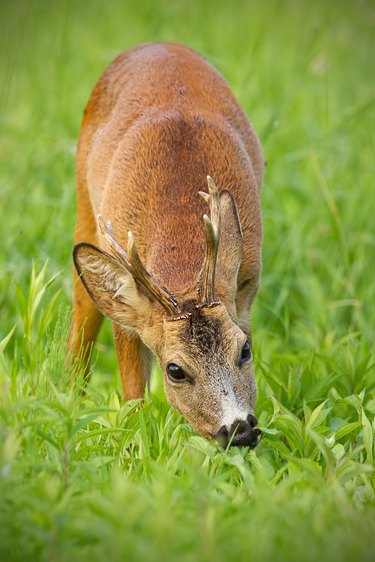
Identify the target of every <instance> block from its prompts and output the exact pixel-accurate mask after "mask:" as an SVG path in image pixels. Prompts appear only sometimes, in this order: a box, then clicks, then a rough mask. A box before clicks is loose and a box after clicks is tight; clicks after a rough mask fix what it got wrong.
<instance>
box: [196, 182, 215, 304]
mask: <svg viewBox="0 0 375 562" xmlns="http://www.w3.org/2000/svg"><path fill="white" fill-rule="evenodd" d="M207 184H208V191H209V193H204V192H203V191H200V192H199V195H200V196H201V197H203V199H204V200H205V201H206V202H207V203H209V205H210V218H208V216H207V215H203V221H204V226H205V229H206V254H205V257H204V261H203V267H202V272H201V275H200V284H199V293H200V304H201V305H210V304H213V303H214V302H215V294H214V289H215V269H216V258H217V251H218V247H219V240H220V202H219V192H218V190H217V187H216V185H215V182H214V180H213V179H212V178H211V177H210V176H207Z"/></svg>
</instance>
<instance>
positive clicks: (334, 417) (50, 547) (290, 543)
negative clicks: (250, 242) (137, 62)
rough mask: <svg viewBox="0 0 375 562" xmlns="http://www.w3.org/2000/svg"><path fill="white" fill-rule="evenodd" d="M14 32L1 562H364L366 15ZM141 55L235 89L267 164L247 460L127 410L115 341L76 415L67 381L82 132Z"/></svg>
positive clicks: (14, 8) (284, 12)
mask: <svg viewBox="0 0 375 562" xmlns="http://www.w3.org/2000/svg"><path fill="white" fill-rule="evenodd" d="M0 22H1V23H0V45H1V50H0V84H1V86H0V122H1V131H2V133H1V137H0V150H1V155H2V158H1V162H0V177H1V191H0V197H1V205H0V213H1V220H0V236H1V240H2V252H1V254H0V309H1V321H0V341H1V343H0V423H1V426H0V428H1V429H0V431H1V440H0V559H1V560H4V561H5V560H6V561H7V562H8V561H9V562H11V561H18V560H22V561H23V560H32V561H34V560H35V561H36V560H38V561H39V560H41V561H52V562H55V561H59V562H60V561H61V562H62V561H65V560H74V561H81V560H82V561H86V560H90V562H95V561H102V560H104V559H108V560H111V561H112V560H113V561H117V560H119V561H120V560H129V561H131V560H140V559H141V560H157V561H158V560H163V559H165V560H172V559H176V558H178V559H179V560H182V561H185V560H186V561H190V560H191V561H193V560H202V561H211V560H215V561H224V560H225V561H226V560H236V561H251V560H262V562H263V561H264V562H267V561H274V560H277V561H284V560H285V561H288V562H291V561H294V560H300V559H303V560H307V561H310V560H311V561H313V560H314V561H315V560H317V559H319V560H322V561H325V560H341V561H346V560H348V561H349V560H350V561H353V560H355V561H357V560H363V561H365V560H371V559H372V557H373V551H374V547H375V509H374V507H375V506H374V487H375V486H374V485H375V474H374V431H375V422H374V414H375V365H374V356H375V354H374V351H375V344H374V339H375V338H374V320H375V318H374V310H375V307H374V303H375V281H374V271H373V265H374V263H375V235H374V227H373V222H374V220H373V217H374V211H375V208H374V196H373V162H374V138H373V131H374V125H375V120H374V90H373V80H372V59H371V53H372V51H373V48H374V40H373V37H374V24H375V13H374V10H373V6H372V4H371V2H366V1H352V2H349V1H343V2H341V3H336V2H330V3H327V2H323V1H317V2H315V3H308V2H297V1H295V2H293V1H288V2H284V3H281V2H278V1H276V0H274V1H272V0H267V1H265V2H263V3H260V2H245V1H237V2H233V3H228V2H224V1H221V0H219V1H216V2H213V1H208V0H207V1H205V2H203V1H201V2H196V3H194V4H193V3H191V2H183V1H176V2H173V3H170V2H167V1H166V0H162V1H160V2H158V3H156V2H151V0H140V1H138V2H135V1H134V2H133V1H129V2H126V3H124V2H117V1H113V2H111V3H105V2H99V1H95V0H92V1H90V2H86V3H83V2H73V1H70V2H69V1H68V0H65V1H61V2H55V3H47V2H44V1H42V0H34V1H33V2H26V1H22V0H20V1H18V2H13V3H7V4H6V3H2V4H1V7H0ZM149 40H178V41H181V42H185V43H188V44H190V45H191V46H193V47H195V48H197V49H198V50H200V51H201V52H203V53H204V54H205V55H206V56H207V57H208V58H209V59H210V60H211V61H212V62H213V63H214V64H215V65H216V66H217V67H218V68H219V69H220V70H221V71H222V73H223V74H224V75H225V77H226V78H227V80H228V81H229V83H230V84H231V86H232V89H233V91H234V92H235V94H236V96H237V97H238V99H239V100H240V102H241V104H242V105H243V107H244V108H245V109H246V111H247V112H248V114H249V116H250V117H251V119H252V121H253V123H254V125H255V127H256V129H257V131H258V133H259V136H260V138H261V140H262V144H263V147H264V151H265V154H266V159H267V161H268V166H267V173H266V178H265V184H264V188H263V193H262V201H263V216H264V226H265V238H264V254H263V277H262V286H261V290H260V294H259V296H258V298H257V300H256V303H255V306H254V310H253V318H252V326H253V334H254V346H255V353H254V354H255V361H256V373H257V379H258V384H259V399H258V404H257V417H258V419H259V420H260V425H261V427H262V429H263V439H262V441H261V443H260V444H259V446H258V447H257V448H256V450H254V451H250V450H248V449H247V448H242V449H231V450H228V451H223V450H221V449H220V448H219V447H218V446H217V445H216V444H214V443H211V442H208V441H206V440H204V439H202V438H201V437H199V436H198V435H196V434H194V432H193V431H192V429H191V428H190V426H189V425H187V424H186V423H184V420H183V419H182V418H181V417H180V416H179V415H178V414H176V413H175V412H174V411H172V410H171V409H170V408H169V406H168V404H167V403H166V401H165V397H164V395H163V391H162V380H161V374H160V372H159V371H158V370H157V369H155V372H154V377H153V382H152V388H151V392H150V394H149V395H147V396H146V397H145V401H144V404H143V406H142V407H140V403H138V402H129V403H124V402H123V401H122V399H121V397H120V387H119V380H118V373H117V364H116V359H115V354H114V350H113V345H112V339H111V330H110V326H109V324H107V325H105V327H104V330H103V332H102V334H101V337H100V340H99V342H98V345H97V352H96V360H95V364H94V367H93V376H92V379H91V381H90V384H89V386H88V388H87V393H86V394H85V395H84V396H82V395H81V394H80V388H81V382H82V381H80V378H79V377H78V380H75V379H74V378H73V377H72V373H71V372H70V371H69V369H67V368H66V366H65V349H66V336H67V332H68V328H69V321H70V320H69V315H70V309H69V304H70V294H71V275H70V270H71V247H72V233H73V227H74V213H75V195H74V182H75V180H74V158H75V146H76V139H77V136H78V129H79V124H80V119H81V114H82V110H83V107H84V104H85V102H86V100H87V98H88V96H89V93H90V91H91V88H92V86H93V84H94V83H95V81H96V79H97V78H98V76H99V75H100V73H101V72H102V70H103V69H104V68H105V66H106V65H107V64H108V63H109V62H110V61H111V59H112V58H114V56H115V55H116V54H117V53H118V52H120V51H121V50H123V49H125V48H127V47H128V46H130V45H133V44H136V43H139V42H143V41H149ZM47 260H48V262H47Z"/></svg>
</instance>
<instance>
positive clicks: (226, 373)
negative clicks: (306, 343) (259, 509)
mask: <svg viewBox="0 0 375 562" xmlns="http://www.w3.org/2000/svg"><path fill="white" fill-rule="evenodd" d="M165 324H166V325H165V348H164V350H163V353H162V355H161V356H160V357H159V358H158V359H159V363H160V365H161V366H162V369H163V371H164V373H165V379H164V381H165V382H164V387H165V392H166V395H167V397H168V400H169V402H170V403H171V404H172V405H173V406H174V407H175V408H176V410H178V411H179V412H180V413H181V414H183V416H184V417H185V418H186V419H187V420H188V421H189V422H190V423H191V425H192V426H193V427H194V428H195V429H196V430H197V431H198V432H199V433H200V434H201V435H203V436H205V437H208V438H210V437H211V438H212V437H219V440H220V441H221V442H222V443H223V444H224V445H226V444H227V441H228V439H229V438H231V436H232V434H233V433H234V432H235V435H234V437H233V444H243V445H252V446H254V445H255V444H256V441H257V433H258V432H257V430H253V426H254V425H255V423H256V421H255V418H254V407H255V400H256V383H255V378H254V370H253V361H252V354H251V348H250V342H249V340H248V338H247V336H246V335H245V334H244V332H243V331H242V330H241V329H240V328H239V327H238V326H237V324H236V323H235V322H234V320H233V319H232V318H231V317H230V315H229V314H228V312H227V310H226V307H225V306H224V305H223V304H217V305H215V306H212V307H210V308H208V307H203V308H194V309H193V310H192V312H191V314H190V316H189V317H188V318H187V319H184V320H179V321H175V322H166V323H165Z"/></svg>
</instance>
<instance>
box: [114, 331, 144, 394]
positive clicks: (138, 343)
mask: <svg viewBox="0 0 375 562" xmlns="http://www.w3.org/2000/svg"><path fill="white" fill-rule="evenodd" d="M113 333H114V339H115V347H116V352H117V357H118V363H119V367H120V375H121V383H122V389H123V394H124V398H125V400H131V399H132V398H142V397H143V395H144V391H145V386H146V383H147V382H148V381H149V378H150V372H151V353H150V351H149V350H148V349H147V348H146V346H145V345H144V343H143V342H142V340H141V339H140V338H139V336H137V335H136V334H130V333H128V332H125V331H124V330H122V329H121V327H120V326H118V325H117V324H113Z"/></svg>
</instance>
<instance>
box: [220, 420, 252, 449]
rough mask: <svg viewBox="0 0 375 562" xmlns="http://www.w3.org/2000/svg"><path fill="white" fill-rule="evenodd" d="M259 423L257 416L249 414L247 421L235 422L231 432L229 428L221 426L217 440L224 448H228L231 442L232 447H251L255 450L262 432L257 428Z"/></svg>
mask: <svg viewBox="0 0 375 562" xmlns="http://www.w3.org/2000/svg"><path fill="white" fill-rule="evenodd" d="M257 423H258V422H257V420H256V418H255V416H253V415H252V414H249V415H248V416H247V418H246V420H235V421H234V422H233V423H232V425H231V426H230V428H229V430H228V427H227V426H225V425H223V426H221V428H220V429H219V431H218V432H217V434H216V435H215V439H216V440H217V441H219V443H220V444H221V445H222V446H223V447H226V446H227V445H228V443H229V442H231V443H230V444H231V446H236V447H238V446H249V447H251V448H254V447H256V446H257V444H258V437H259V435H260V430H259V429H256V427H255V426H256V425H257Z"/></svg>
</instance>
